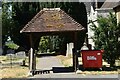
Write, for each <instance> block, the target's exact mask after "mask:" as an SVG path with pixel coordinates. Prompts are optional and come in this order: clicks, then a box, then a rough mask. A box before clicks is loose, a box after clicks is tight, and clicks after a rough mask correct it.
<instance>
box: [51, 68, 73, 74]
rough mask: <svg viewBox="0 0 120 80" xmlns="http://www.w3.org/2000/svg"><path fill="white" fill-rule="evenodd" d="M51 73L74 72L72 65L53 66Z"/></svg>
mask: <svg viewBox="0 0 120 80" xmlns="http://www.w3.org/2000/svg"><path fill="white" fill-rule="evenodd" d="M52 70H53V73H68V72H74V70H73V67H53V68H52Z"/></svg>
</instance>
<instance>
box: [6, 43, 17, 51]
mask: <svg viewBox="0 0 120 80" xmlns="http://www.w3.org/2000/svg"><path fill="white" fill-rule="evenodd" d="M5 45H6V46H8V48H11V49H15V50H16V49H18V48H19V46H18V45H17V44H15V43H13V42H7V43H6V44H5Z"/></svg>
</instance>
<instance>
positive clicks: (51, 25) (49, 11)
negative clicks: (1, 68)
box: [20, 8, 85, 33]
mask: <svg viewBox="0 0 120 80" xmlns="http://www.w3.org/2000/svg"><path fill="white" fill-rule="evenodd" d="M84 29H85V28H84V27H83V26H82V25H81V24H79V23H77V22H76V21H75V20H74V19H73V18H71V17H70V16H69V15H67V14H66V13H65V12H64V11H63V10H61V9H60V8H44V9H43V10H41V11H40V12H38V13H37V15H36V16H35V17H34V18H33V19H32V20H31V21H29V22H28V24H26V25H25V27H24V28H23V29H22V30H21V31H20V33H22V32H62V31H81V30H84Z"/></svg>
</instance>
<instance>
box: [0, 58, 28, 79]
mask: <svg viewBox="0 0 120 80" xmlns="http://www.w3.org/2000/svg"><path fill="white" fill-rule="evenodd" d="M14 61H15V60H14ZM26 61H28V60H26ZM6 62H9V60H8V59H7V57H6V56H0V63H6ZM26 65H28V62H26ZM27 75H28V66H21V65H13V66H12V68H11V66H4V67H3V66H2V67H1V69H0V78H26V77H27Z"/></svg>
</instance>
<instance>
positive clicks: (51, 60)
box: [30, 56, 118, 80]
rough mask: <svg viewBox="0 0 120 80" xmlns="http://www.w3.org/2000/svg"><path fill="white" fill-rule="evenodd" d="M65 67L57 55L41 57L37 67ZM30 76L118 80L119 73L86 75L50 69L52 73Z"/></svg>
mask: <svg viewBox="0 0 120 80" xmlns="http://www.w3.org/2000/svg"><path fill="white" fill-rule="evenodd" d="M63 67H64V66H63V65H62V64H61V62H60V60H59V59H57V57H55V56H44V57H40V58H39V60H38V63H37V69H40V70H53V68H58V69H62V68H63ZM56 70H57V69H56ZM63 70H64V69H63ZM30 78H51V79H52V78H71V79H72V78H91V80H99V78H106V80H116V79H113V78H118V75H117V74H110V75H85V74H76V73H74V72H64V71H63V72H58V73H57V72H54V71H50V73H45V74H37V75H34V76H33V77H30ZM92 78H97V79H92ZM107 78H109V79H107ZM61 80H64V79H61ZM68 80H69V79H68ZM73 80H76V79H73ZM78 80H79V79H78ZM82 80H85V79H82ZM87 80H88V79H87ZM89 80H90V79H89Z"/></svg>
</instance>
